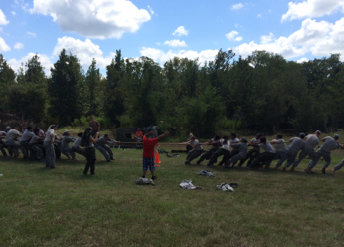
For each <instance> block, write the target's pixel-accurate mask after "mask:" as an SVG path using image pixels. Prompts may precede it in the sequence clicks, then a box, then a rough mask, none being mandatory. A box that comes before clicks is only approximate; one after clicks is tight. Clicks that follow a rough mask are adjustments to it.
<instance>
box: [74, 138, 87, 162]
mask: <svg viewBox="0 0 344 247" xmlns="http://www.w3.org/2000/svg"><path fill="white" fill-rule="evenodd" d="M81 140H82V132H80V133H78V138H76V140H75V142H74V143H73V146H72V151H73V152H74V153H78V154H81V155H83V156H85V150H83V149H82V148H81V147H80V145H81ZM85 157H86V156H85Z"/></svg>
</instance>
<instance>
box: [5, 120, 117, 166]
mask: <svg viewBox="0 0 344 247" xmlns="http://www.w3.org/2000/svg"><path fill="white" fill-rule="evenodd" d="M57 128H58V126H57V125H51V126H50V127H49V129H48V131H47V132H44V131H43V130H42V129H40V128H39V127H38V126H36V127H35V129H33V128H32V127H31V126H29V127H27V128H26V129H25V130H24V132H23V133H21V132H20V131H19V128H14V129H12V128H11V127H9V126H8V127H6V130H5V131H0V150H1V152H2V154H3V155H4V157H9V156H14V157H18V156H19V151H21V153H22V154H23V156H24V159H28V160H31V161H35V160H39V161H41V162H45V163H46V167H50V168H55V167H56V166H55V160H56V159H61V154H64V155H65V156H67V157H68V159H71V160H73V161H77V160H76V158H75V153H78V154H81V155H83V156H84V157H86V158H87V148H88V147H89V146H92V145H89V143H85V144H83V143H82V138H83V136H84V135H85V132H87V133H86V135H88V134H89V135H91V134H92V136H94V137H95V136H96V134H97V138H96V141H95V142H94V143H93V147H94V148H96V149H98V150H99V151H100V152H101V153H102V154H103V155H104V157H105V159H106V160H107V161H108V162H110V161H111V160H114V158H113V152H112V150H111V148H110V146H113V145H115V144H119V143H120V142H118V141H116V140H113V139H111V138H110V137H109V135H108V134H104V135H103V136H101V137H99V138H98V135H99V131H98V129H99V128H98V127H97V126H96V127H95V129H93V128H92V127H90V128H87V129H86V130H87V131H86V130H85V132H84V133H83V132H80V133H78V134H77V137H72V136H71V134H70V132H69V131H68V130H66V131H64V132H63V133H62V136H58V135H57V134H56V132H55V131H56V130H57ZM88 132H89V133H88ZM70 143H73V144H72V146H71V147H70V146H69V144H70ZM81 146H84V147H85V148H82V147H81ZM5 148H7V149H8V153H9V155H8V154H7V153H6V150H5Z"/></svg>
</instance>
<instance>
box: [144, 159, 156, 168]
mask: <svg viewBox="0 0 344 247" xmlns="http://www.w3.org/2000/svg"><path fill="white" fill-rule="evenodd" d="M148 167H149V170H150V171H155V164H154V158H144V157H143V159H142V170H144V171H147V170H148Z"/></svg>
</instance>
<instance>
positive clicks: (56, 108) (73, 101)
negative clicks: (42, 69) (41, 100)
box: [48, 49, 83, 125]
mask: <svg viewBox="0 0 344 247" xmlns="http://www.w3.org/2000/svg"><path fill="white" fill-rule="evenodd" d="M82 79H83V78H82V73H81V66H80V63H79V60H78V59H77V57H76V56H73V55H72V54H70V55H67V54H66V50H65V49H63V50H62V51H61V53H60V56H59V60H58V61H57V62H56V63H55V64H54V67H53V68H52V69H51V79H50V80H49V87H48V89H49V96H50V110H49V111H50V114H51V116H52V119H56V120H57V121H58V122H59V124H61V125H68V124H70V123H71V122H72V121H73V120H74V119H76V118H79V117H80V115H81V114H80V113H81V111H82V109H80V107H79V106H78V103H79V90H78V85H79V84H80V81H82Z"/></svg>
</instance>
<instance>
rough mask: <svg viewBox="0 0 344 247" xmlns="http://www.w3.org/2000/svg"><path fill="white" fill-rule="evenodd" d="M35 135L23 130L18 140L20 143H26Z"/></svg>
mask: <svg viewBox="0 0 344 247" xmlns="http://www.w3.org/2000/svg"><path fill="white" fill-rule="evenodd" d="M34 135H35V134H34V133H33V132H31V131H30V130H28V129H26V130H24V133H23V135H22V136H21V138H20V141H21V142H27V141H29V140H30V139H31V138H32V137H33V136H34Z"/></svg>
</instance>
